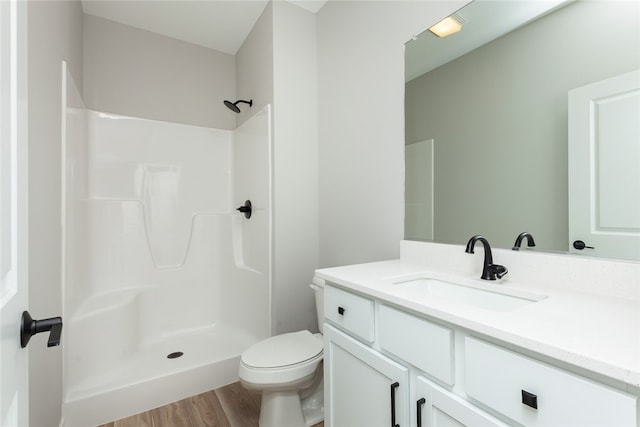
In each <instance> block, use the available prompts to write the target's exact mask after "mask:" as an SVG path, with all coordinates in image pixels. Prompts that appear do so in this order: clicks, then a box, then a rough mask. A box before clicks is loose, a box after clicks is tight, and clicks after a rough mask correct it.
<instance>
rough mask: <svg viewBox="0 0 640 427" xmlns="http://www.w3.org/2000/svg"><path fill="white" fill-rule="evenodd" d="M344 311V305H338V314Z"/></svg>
mask: <svg viewBox="0 0 640 427" xmlns="http://www.w3.org/2000/svg"><path fill="white" fill-rule="evenodd" d="M345 311H346V310H345V309H344V307H338V314H339V315H340V316H342V315H343V314H344V312H345Z"/></svg>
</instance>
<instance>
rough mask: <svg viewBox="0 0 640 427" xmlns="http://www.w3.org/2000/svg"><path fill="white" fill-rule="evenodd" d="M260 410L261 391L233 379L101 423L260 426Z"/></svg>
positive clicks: (119, 426)
mask: <svg viewBox="0 0 640 427" xmlns="http://www.w3.org/2000/svg"><path fill="white" fill-rule="evenodd" d="M259 414H260V395H259V394H258V393H250V392H249V391H247V390H245V388H244V387H242V385H241V384H240V383H233V384H229V385H228V386H225V387H222V388H219V389H216V390H213V391H210V392H207V393H203V394H199V395H197V396H193V397H190V398H188V399H184V400H180V401H178V402H174V403H171V404H169V405H166V406H162V407H160V408H156V409H153V410H151V411H147V412H143V413H142V414H138V415H134V416H132V417H129V418H124V419H121V420H118V421H114V422H111V423H107V424H104V425H102V426H100V427H258V417H259ZM283 427H286V426H283ZM313 427H324V423H319V424H316V425H314V426H313Z"/></svg>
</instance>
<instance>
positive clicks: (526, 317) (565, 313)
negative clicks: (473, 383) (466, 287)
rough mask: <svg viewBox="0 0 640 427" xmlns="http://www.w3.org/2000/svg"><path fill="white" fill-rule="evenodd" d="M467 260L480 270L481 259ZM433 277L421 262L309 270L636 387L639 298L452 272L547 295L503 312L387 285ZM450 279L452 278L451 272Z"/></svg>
mask: <svg viewBox="0 0 640 427" xmlns="http://www.w3.org/2000/svg"><path fill="white" fill-rule="evenodd" d="M505 256H507V255H506V253H505ZM480 257H481V255H480ZM474 261H475V263H477V264H480V266H481V259H476V260H474ZM497 261H499V260H497ZM433 274H435V275H436V276H437V277H439V278H444V279H446V278H447V274H448V273H442V272H437V271H436V272H434V270H432V269H429V268H426V267H425V265H421V264H418V263H414V262H410V261H407V260H391V261H382V262H375V263H367V264H357V265H349V266H344V267H334V268H325V269H320V270H317V271H316V276H317V277H319V278H322V279H325V280H327V281H330V282H333V283H336V284H338V285H340V286H342V287H345V288H347V289H351V290H354V291H357V292H361V293H364V294H367V295H370V296H372V297H374V298H376V299H380V300H382V301H386V302H389V303H392V304H395V305H398V306H402V307H406V308H407V309H410V310H412V311H415V312H418V313H423V314H425V315H428V316H432V317H434V318H438V319H441V320H443V321H445V322H449V323H451V324H453V325H457V326H459V327H462V328H466V329H468V330H471V331H475V332H477V333H480V334H483V335H486V336H489V337H493V338H495V339H498V340H501V341H504V342H506V343H510V344H512V345H515V346H519V347H522V348H526V349H528V350H531V351H533V352H536V353H539V354H542V355H545V356H548V357H551V358H553V359H557V360H559V361H562V362H566V363H569V364H571V365H575V366H578V367H581V368H584V369H587V370H589V371H592V372H595V373H597V374H601V375H604V376H605V377H608V378H612V379H614V380H619V381H622V382H624V383H625V384H629V385H632V386H634V387H639V386H640V300H638V299H635V298H625V297H621V296H619V295H606V294H598V293H594V292H586V291H580V290H578V289H575V287H559V286H554V285H550V286H546V287H545V286H544V285H539V284H536V285H535V286H532V285H531V284H525V285H522V284H521V283H519V284H516V283H511V282H509V281H504V282H503V284H499V285H496V284H494V282H487V281H484V280H480V279H479V275H478V274H477V272H473V273H469V272H462V273H459V274H458V273H456V276H455V277H456V279H457V280H463V281H466V282H467V283H473V284H476V285H478V286H487V284H488V285H489V286H501V287H503V289H506V290H513V291H514V292H516V293H517V292H530V293H533V294H538V295H545V296H547V298H545V299H543V300H541V301H537V302H535V303H531V304H528V305H526V306H523V307H519V308H515V309H512V310H509V311H491V310H486V309H481V308H477V307H474V306H472V305H468V304H463V303H459V302H455V301H454V300H453V299H451V298H440V297H435V296H425V294H424V293H422V294H419V293H417V292H416V291H415V290H411V289H406V288H403V287H399V286H398V285H395V284H394V282H397V281H399V279H401V278H403V277H405V276H406V277H407V278H412V277H417V276H421V275H433ZM634 274H635V273H634ZM449 277H450V278H453V276H451V275H449ZM497 283H500V282H497Z"/></svg>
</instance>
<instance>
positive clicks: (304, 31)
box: [273, 1, 319, 333]
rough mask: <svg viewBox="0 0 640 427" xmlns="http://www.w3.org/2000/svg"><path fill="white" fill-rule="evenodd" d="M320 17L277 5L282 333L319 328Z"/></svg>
mask: <svg viewBox="0 0 640 427" xmlns="http://www.w3.org/2000/svg"><path fill="white" fill-rule="evenodd" d="M315 24H316V17H315V15H314V14H312V13H310V12H308V11H306V10H304V9H302V8H300V7H298V6H295V5H293V4H291V3H288V2H284V1H276V2H274V3H273V45H274V49H273V68H274V73H273V86H274V159H273V161H274V166H275V168H274V195H275V199H274V217H275V222H274V230H275V240H274V244H275V260H274V269H275V280H274V283H275V294H274V300H273V303H274V307H273V308H274V312H275V319H274V320H275V331H276V332H277V333H283V332H291V331H296V330H300V329H302V328H304V329H309V330H312V331H315V330H316V328H317V325H316V324H317V321H316V317H315V306H314V299H313V292H312V291H311V289H310V288H309V286H308V285H309V283H311V278H312V277H313V271H314V270H315V269H316V268H318V266H319V264H318V262H319V243H318V241H319V236H318V232H319V229H318V221H319V218H318V109H317V60H316V58H317V54H316V52H317V49H316V39H317V38H316V25H315Z"/></svg>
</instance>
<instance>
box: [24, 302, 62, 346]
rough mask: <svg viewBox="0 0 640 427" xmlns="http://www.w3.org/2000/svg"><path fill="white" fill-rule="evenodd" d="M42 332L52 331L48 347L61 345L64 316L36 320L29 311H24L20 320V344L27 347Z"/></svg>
mask: <svg viewBox="0 0 640 427" xmlns="http://www.w3.org/2000/svg"><path fill="white" fill-rule="evenodd" d="M40 332H50V333H49V340H48V341H47V347H54V346H58V345H60V336H61V335H62V317H51V318H49V319H42V320H34V319H32V318H31V315H30V314H29V312H28V311H24V312H23V313H22V319H21V321H20V346H21V347H22V348H25V347H26V346H27V344H29V340H30V339H31V337H32V336H34V335H35V334H39V333H40Z"/></svg>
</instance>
